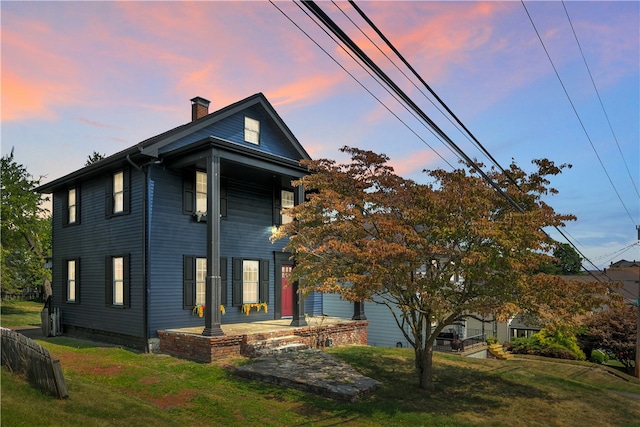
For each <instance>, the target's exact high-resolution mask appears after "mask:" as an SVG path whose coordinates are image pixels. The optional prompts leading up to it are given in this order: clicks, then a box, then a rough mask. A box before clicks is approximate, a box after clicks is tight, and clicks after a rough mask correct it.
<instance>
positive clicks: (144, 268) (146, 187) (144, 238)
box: [126, 154, 150, 353]
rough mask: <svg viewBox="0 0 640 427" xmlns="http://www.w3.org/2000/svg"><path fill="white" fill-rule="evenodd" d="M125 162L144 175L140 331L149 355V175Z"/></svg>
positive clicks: (136, 166)
mask: <svg viewBox="0 0 640 427" xmlns="http://www.w3.org/2000/svg"><path fill="white" fill-rule="evenodd" d="M126 159H127V162H129V164H131V166H133V167H134V168H135V169H136V170H137V171H138V172H142V173H143V174H144V191H143V192H142V330H143V339H144V352H145V353H150V349H149V331H148V329H149V322H148V320H147V312H148V300H147V296H148V292H147V277H148V276H147V245H148V240H147V226H148V224H147V209H148V206H147V202H148V200H149V197H148V193H149V173H148V163H147V164H146V165H144V167H141V166H138V165H137V164H135V163H134V162H133V160H131V157H129V155H128V154H127V157H126Z"/></svg>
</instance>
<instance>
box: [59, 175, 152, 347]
mask: <svg viewBox="0 0 640 427" xmlns="http://www.w3.org/2000/svg"><path fill="white" fill-rule="evenodd" d="M106 180H107V176H106V175H105V176H104V177H100V178H96V179H91V180H87V181H83V182H82V183H81V186H80V194H79V197H80V209H81V212H80V219H81V222H80V224H78V225H74V226H69V227H63V224H62V218H63V216H64V215H63V210H64V209H65V208H66V206H65V205H64V200H65V198H64V192H62V193H55V194H54V196H53V218H54V222H53V247H54V252H53V281H52V286H53V295H54V296H53V298H54V306H55V307H59V308H60V311H61V313H62V323H63V324H65V325H70V326H78V327H83V328H90V329H97V330H103V331H107V332H111V333H115V334H124V335H130V336H134V337H139V338H142V337H144V328H143V315H144V310H143V288H142V287H143V271H142V269H143V266H142V248H143V242H144V239H143V235H142V224H143V211H142V206H143V192H142V188H143V182H144V175H143V174H142V173H141V172H138V171H136V170H134V169H131V209H130V214H128V215H122V216H115V217H112V218H109V219H107V218H105V208H104V203H105V185H106ZM98 236H99V237H98ZM124 254H129V256H130V270H129V271H130V308H127V309H121V308H114V307H107V306H106V300H105V257H106V256H117V255H124ZM71 258H79V259H80V278H79V280H78V286H79V292H80V300H79V302H78V303H66V296H65V295H64V286H63V283H62V280H63V269H64V268H65V266H64V265H63V261H64V260H66V259H71Z"/></svg>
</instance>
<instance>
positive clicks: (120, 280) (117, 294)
mask: <svg viewBox="0 0 640 427" xmlns="http://www.w3.org/2000/svg"><path fill="white" fill-rule="evenodd" d="M123 304H124V258H123V257H113V305H123Z"/></svg>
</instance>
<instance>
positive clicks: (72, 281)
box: [67, 259, 77, 302]
mask: <svg viewBox="0 0 640 427" xmlns="http://www.w3.org/2000/svg"><path fill="white" fill-rule="evenodd" d="M76 286H77V278H76V260H74V259H70V260H68V261H67V302H75V301H76V295H77V288H76Z"/></svg>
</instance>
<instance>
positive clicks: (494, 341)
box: [487, 336, 498, 345]
mask: <svg viewBox="0 0 640 427" xmlns="http://www.w3.org/2000/svg"><path fill="white" fill-rule="evenodd" d="M497 343H498V338H497V337H494V336H489V337H487V344H489V345H491V344H497Z"/></svg>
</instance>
